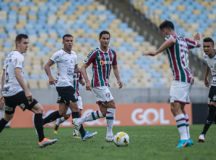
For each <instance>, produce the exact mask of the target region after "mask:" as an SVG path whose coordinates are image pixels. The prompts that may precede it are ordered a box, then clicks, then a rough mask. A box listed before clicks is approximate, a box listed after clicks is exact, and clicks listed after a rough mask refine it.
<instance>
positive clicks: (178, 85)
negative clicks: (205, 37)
mask: <svg viewBox="0 0 216 160" xmlns="http://www.w3.org/2000/svg"><path fill="white" fill-rule="evenodd" d="M159 28H160V31H161V32H162V34H163V35H164V36H165V37H166V38H165V42H164V43H163V44H162V45H161V46H160V47H159V49H157V50H156V51H152V52H148V53H146V54H145V55H150V56H155V55H158V54H159V53H162V52H163V51H164V50H166V53H167V55H168V59H169V63H170V67H171V69H172V73H173V81H172V84H171V88H170V104H171V112H172V114H173V116H174V118H175V120H176V125H177V128H178V131H179V134H180V140H179V142H178V144H177V148H183V147H188V146H191V145H192V144H193V141H192V139H191V138H190V132H189V123H188V122H189V118H188V115H187V114H186V112H185V110H184V106H185V104H187V103H190V99H189V93H190V90H191V86H192V84H193V75H192V73H191V70H190V68H189V59H188V54H189V49H192V48H195V47H199V46H200V44H199V42H198V41H199V40H200V35H199V34H196V35H195V37H194V40H192V39H189V38H185V37H183V36H179V35H177V34H176V33H175V31H174V29H175V28H174V25H173V23H172V22H171V21H168V20H165V21H164V22H163V23H161V24H160V26H159Z"/></svg>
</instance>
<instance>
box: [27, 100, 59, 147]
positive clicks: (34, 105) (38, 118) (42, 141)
mask: <svg viewBox="0 0 216 160" xmlns="http://www.w3.org/2000/svg"><path fill="white" fill-rule="evenodd" d="M28 109H30V110H31V111H32V112H34V113H35V115H34V126H35V129H36V131H37V135H38V145H39V147H41V148H42V147H46V146H47V145H51V144H54V143H55V142H57V139H48V138H45V136H44V128H43V118H42V114H43V107H42V105H41V104H39V103H38V102H37V101H36V100H35V99H33V101H32V102H31V103H29V107H28Z"/></svg>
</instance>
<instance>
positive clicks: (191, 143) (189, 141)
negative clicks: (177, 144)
mask: <svg viewBox="0 0 216 160" xmlns="http://www.w3.org/2000/svg"><path fill="white" fill-rule="evenodd" d="M192 145H194V142H193V140H192V139H191V138H190V139H188V144H187V147H190V146H192Z"/></svg>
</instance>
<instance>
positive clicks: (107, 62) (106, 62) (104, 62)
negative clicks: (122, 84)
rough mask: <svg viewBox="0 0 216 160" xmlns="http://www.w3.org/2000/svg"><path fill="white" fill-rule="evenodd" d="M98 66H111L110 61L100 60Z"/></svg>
mask: <svg viewBox="0 0 216 160" xmlns="http://www.w3.org/2000/svg"><path fill="white" fill-rule="evenodd" d="M100 64H101V65H102V66H103V65H105V64H112V61H104V60H100Z"/></svg>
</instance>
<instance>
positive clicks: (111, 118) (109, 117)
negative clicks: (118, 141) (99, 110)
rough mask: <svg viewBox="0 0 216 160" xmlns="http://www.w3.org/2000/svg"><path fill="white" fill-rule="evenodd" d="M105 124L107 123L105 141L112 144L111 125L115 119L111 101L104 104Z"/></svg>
mask: <svg viewBox="0 0 216 160" xmlns="http://www.w3.org/2000/svg"><path fill="white" fill-rule="evenodd" d="M106 108H107V109H106V122H107V132H106V141H107V142H112V141H113V123H114V119H115V112H116V107H115V102H114V100H111V101H109V102H106Z"/></svg>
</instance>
